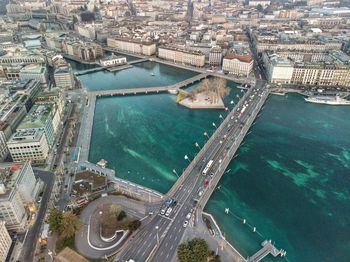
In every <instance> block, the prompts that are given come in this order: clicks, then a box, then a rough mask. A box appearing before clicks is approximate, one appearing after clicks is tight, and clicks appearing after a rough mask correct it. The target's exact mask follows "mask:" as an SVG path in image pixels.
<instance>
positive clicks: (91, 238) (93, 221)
mask: <svg viewBox="0 0 350 262" xmlns="http://www.w3.org/2000/svg"><path fill="white" fill-rule="evenodd" d="M105 204H119V205H121V206H122V207H123V210H124V211H125V212H126V213H127V214H128V215H129V216H131V217H136V218H138V219H142V218H144V217H145V216H146V215H145V214H146V210H147V207H146V206H145V203H144V202H141V201H136V200H132V199H129V198H126V197H124V196H107V197H101V198H98V199H96V200H95V201H93V202H91V203H90V204H89V205H87V206H86V207H85V208H84V210H83V211H82V213H81V214H80V220H81V222H82V228H81V229H80V231H79V232H78V233H77V234H76V236H75V246H76V248H77V250H78V251H79V253H81V254H83V255H84V256H85V257H89V258H102V257H105V256H109V255H111V254H113V253H115V252H116V251H117V250H118V249H119V248H120V247H121V245H120V244H121V243H122V242H124V241H123V240H124V238H123V239H121V237H117V238H116V239H115V240H113V241H110V242H105V241H103V240H102V239H101V237H100V226H99V217H98V216H99V207H101V206H102V205H105Z"/></svg>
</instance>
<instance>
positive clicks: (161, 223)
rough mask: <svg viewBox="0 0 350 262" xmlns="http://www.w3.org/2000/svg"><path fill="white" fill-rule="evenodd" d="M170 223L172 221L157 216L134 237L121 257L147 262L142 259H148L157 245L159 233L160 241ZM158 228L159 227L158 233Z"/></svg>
mask: <svg viewBox="0 0 350 262" xmlns="http://www.w3.org/2000/svg"><path fill="white" fill-rule="evenodd" d="M170 222H171V220H170V219H168V218H164V217H162V216H159V215H157V216H156V217H155V218H154V219H153V220H152V221H150V222H149V224H147V225H146V226H145V228H143V229H142V230H141V231H140V232H139V233H138V234H136V235H135V236H134V238H133V239H132V240H131V242H130V245H129V246H128V248H127V249H126V250H124V251H123V252H122V255H121V257H122V258H124V259H134V260H135V261H145V260H146V259H144V260H142V259H143V258H144V257H145V256H146V258H147V257H148V255H149V253H150V252H151V251H152V249H153V248H154V246H155V245H156V244H157V233H158V237H159V240H160V237H161V235H162V234H163V233H164V232H165V230H166V228H167V226H168V225H169V224H170ZM156 226H158V232H157V230H156Z"/></svg>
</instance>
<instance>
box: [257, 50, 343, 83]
mask: <svg viewBox="0 0 350 262" xmlns="http://www.w3.org/2000/svg"><path fill="white" fill-rule="evenodd" d="M263 61H264V64H265V68H266V74H267V78H268V80H269V82H271V83H280V84H296V85H319V86H350V57H349V56H348V55H346V54H345V53H343V52H341V51H339V50H331V51H328V52H324V53H319V54H318V53H315V52H304V53H299V54H295V53H294V52H293V53H292V52H291V53H290V54H288V52H281V54H279V53H278V52H277V53H273V52H271V51H268V52H264V53H263Z"/></svg>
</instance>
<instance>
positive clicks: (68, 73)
mask: <svg viewBox="0 0 350 262" xmlns="http://www.w3.org/2000/svg"><path fill="white" fill-rule="evenodd" d="M53 77H54V79H55V86H57V87H62V88H65V89H74V87H75V78H74V74H73V71H72V68H71V67H70V66H68V65H67V66H60V67H57V68H55V69H54V73H53Z"/></svg>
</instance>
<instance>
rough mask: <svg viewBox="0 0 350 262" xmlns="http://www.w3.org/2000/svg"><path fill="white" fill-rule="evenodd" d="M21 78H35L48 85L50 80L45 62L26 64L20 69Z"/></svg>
mask: <svg viewBox="0 0 350 262" xmlns="http://www.w3.org/2000/svg"><path fill="white" fill-rule="evenodd" d="M19 79H21V80H29V79H34V80H37V81H39V82H40V83H41V84H42V85H44V86H46V85H47V81H48V75H47V69H46V66H45V65H43V64H31V65H27V66H24V67H23V68H22V69H21V70H20V71H19Z"/></svg>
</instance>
